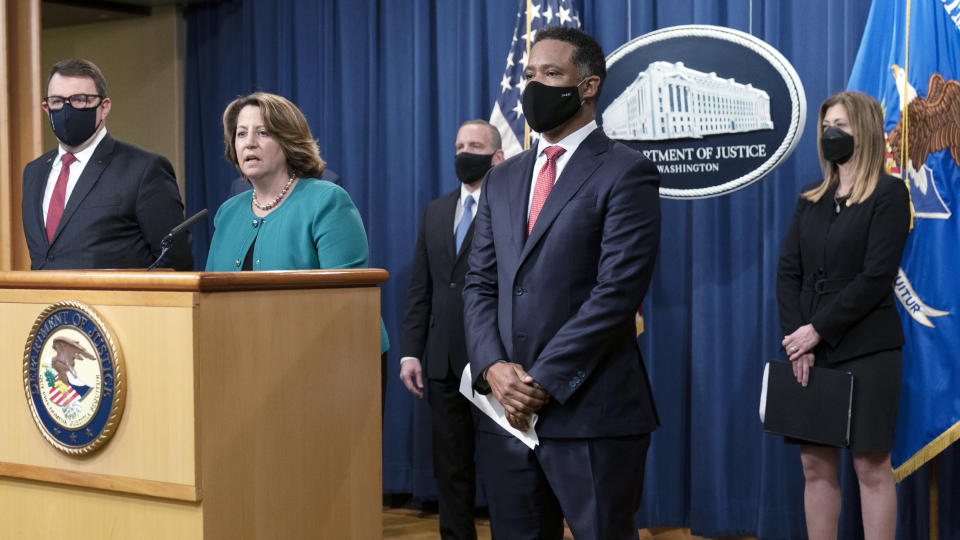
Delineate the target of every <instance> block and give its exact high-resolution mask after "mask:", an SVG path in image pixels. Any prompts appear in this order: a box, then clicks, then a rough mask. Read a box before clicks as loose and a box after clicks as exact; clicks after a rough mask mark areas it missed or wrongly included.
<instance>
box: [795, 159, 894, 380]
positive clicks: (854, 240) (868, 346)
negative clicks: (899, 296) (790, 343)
mask: <svg viewBox="0 0 960 540" xmlns="http://www.w3.org/2000/svg"><path fill="white" fill-rule="evenodd" d="M814 186H815V184H811V185H809V186H807V187H805V188H804V191H806V190H807V189H810V188H812V187H814ZM834 193H835V191H834V190H831V191H829V192H827V193H826V194H824V196H823V197H822V198H821V199H820V201H819V202H816V203H812V202H810V201H808V200H806V199H804V198H803V197H801V198H800V199H799V200H798V201H797V206H796V210H795V211H794V213H793V221H792V222H791V224H790V229H789V230H788V231H787V236H786V238H785V239H784V241H783V247H782V249H781V251H780V261H779V264H778V265H777V301H778V303H779V306H780V325H781V326H782V327H783V332H784V335H789V334H791V333H793V332H794V331H795V330H796V329H797V328H799V327H801V326H803V325H805V324H807V323H812V324H813V327H814V328H815V329H816V330H817V332H818V333H819V334H820V337H821V338H822V341H821V344H820V345H818V346H817V348H816V349H814V354H815V355H816V356H817V357H818V359H820V358H823V359H824V360H825V361H826V362H827V363H837V362H841V361H843V360H848V359H850V358H853V357H856V356H860V355H863V354H868V353H872V352H876V351H881V350H884V349H893V348H897V347H901V346H903V343H904V341H903V329H902V327H901V324H900V317H899V315H898V314H897V308H896V305H895V303H894V297H893V281H894V279H895V278H896V275H897V268H899V266H900V258H901V256H902V255H903V246H904V244H905V243H906V240H907V234H908V232H909V228H910V196H909V193H908V192H907V188H906V186H905V185H904V183H903V181H901V180H899V179H897V178H894V177H892V176H887V175H881V177H880V179H879V182H878V184H877V188H876V190H874V192H873V194H871V195H870V197H868V198H867V200H865V201H863V202H862V203H860V204H854V205H850V206H846V207H843V209H842V210H841V212H840V214H839V215H838V214H837V213H836V211H835V203H834Z"/></svg>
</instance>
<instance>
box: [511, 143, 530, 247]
mask: <svg viewBox="0 0 960 540" xmlns="http://www.w3.org/2000/svg"><path fill="white" fill-rule="evenodd" d="M536 161H537V150H536V149H532V150H527V151H526V152H525V153H524V154H523V155H522V156H521V157H520V160H519V161H518V162H517V167H518V168H519V169H520V171H521V176H520V177H519V178H515V179H512V180H511V181H510V182H509V184H508V186H507V189H508V190H509V193H510V196H509V197H508V198H507V200H508V201H509V204H510V226H511V227H513V230H512V231H510V236H511V237H512V238H513V242H514V244H515V245H516V248H517V253H520V252H521V251H523V244H524V241H525V240H526V236H527V202H528V200H529V199H530V182H531V179H532V178H533V166H534V164H535V163H536Z"/></svg>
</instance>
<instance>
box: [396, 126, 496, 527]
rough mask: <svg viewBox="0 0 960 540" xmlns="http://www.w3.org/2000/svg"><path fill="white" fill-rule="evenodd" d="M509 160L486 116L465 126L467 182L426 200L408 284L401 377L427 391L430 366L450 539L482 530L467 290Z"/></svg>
mask: <svg viewBox="0 0 960 540" xmlns="http://www.w3.org/2000/svg"><path fill="white" fill-rule="evenodd" d="M502 161H503V150H502V149H501V148H500V133H499V132H498V131H497V128H495V127H493V126H492V125H490V124H489V123H488V122H485V121H483V120H469V121H467V122H464V124H463V125H462V126H460V131H459V132H457V153H456V156H454V167H455V169H456V172H457V178H459V179H460V182H461V184H460V187H458V188H457V189H455V190H453V191H451V192H450V193H447V194H446V195H444V196H443V197H440V198H439V199H436V200H434V201H431V202H430V204H428V205H427V209H426V211H425V212H424V214H423V222H422V223H421V225H420V234H419V236H418V237H417V247H416V251H415V253H414V258H413V272H412V276H411V278H410V287H409V290H408V292H407V311H406V316H405V317H404V320H403V333H402V335H401V341H400V355H401V360H400V362H401V364H400V379H401V380H402V381H403V384H404V385H405V386H406V387H407V390H409V391H410V392H411V393H412V394H414V395H415V396H417V397H418V398H422V397H423V390H424V385H423V372H424V371H426V375H427V401H428V402H429V403H430V410H431V422H432V431H433V473H434V478H436V481H437V494H438V499H439V510H440V536H441V538H443V539H444V540H447V539H458V540H462V539H475V538H476V537H477V533H476V529H475V528H474V524H473V504H474V492H475V491H476V481H475V469H474V461H473V455H474V442H473V441H474V414H475V411H474V410H473V408H474V407H473V405H471V404H470V402H469V401H467V400H466V398H464V397H463V396H462V395H460V391H459V388H460V374H461V373H462V372H463V368H464V366H466V364H467V351H466V347H465V345H464V337H463V298H462V296H461V293H462V291H463V276H464V274H465V273H466V271H467V254H468V253H469V252H470V245H471V240H472V238H473V217H474V216H475V215H476V213H477V203H478V202H479V200H480V191H481V183H482V182H483V175H484V174H486V172H487V171H488V170H489V169H490V168H491V167H494V166H496V165H498V164H500V163H501V162H502ZM421 359H422V360H423V361H424V363H425V364H426V365H425V366H421V363H420V361H421Z"/></svg>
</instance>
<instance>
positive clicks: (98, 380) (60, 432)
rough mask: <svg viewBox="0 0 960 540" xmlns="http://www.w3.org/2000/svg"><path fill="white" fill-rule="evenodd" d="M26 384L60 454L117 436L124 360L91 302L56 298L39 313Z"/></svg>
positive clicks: (31, 340)
mask: <svg viewBox="0 0 960 540" xmlns="http://www.w3.org/2000/svg"><path fill="white" fill-rule="evenodd" d="M23 387H24V391H25V392H26V395H27V404H28V406H29V407H30V412H31V413H32V414H33V419H34V421H35V422H36V424H37V427H38V428H39V429H40V433H41V434H42V435H43V436H44V438H46V439H47V441H48V442H50V444H52V445H53V446H54V447H56V448H57V449H58V450H60V451H61V452H64V453H66V454H72V455H82V454H89V453H90V452H93V451H94V450H96V449H97V448H100V447H101V446H103V445H104V444H105V443H106V442H107V441H108V440H109V439H110V437H112V436H113V434H114V433H115V432H116V430H117V426H118V425H119V423H120V418H121V416H122V415H123V405H124V400H125V397H126V382H125V372H124V369H123V358H122V356H121V354H120V348H119V347H118V346H117V343H116V342H115V341H114V339H113V335H112V334H111V332H110V330H109V328H108V327H107V326H106V325H105V324H104V323H103V321H102V320H101V319H100V317H99V316H97V314H96V312H94V311H93V309H92V308H91V307H90V306H88V305H86V304H83V303H81V302H76V301H64V302H57V303H56V304H52V305H50V306H47V307H46V308H45V309H44V310H43V311H42V312H41V313H40V315H39V316H37V320H36V322H34V324H33V329H31V330H30V336H29V337H28V338H27V345H26V348H25V349H24V354H23Z"/></svg>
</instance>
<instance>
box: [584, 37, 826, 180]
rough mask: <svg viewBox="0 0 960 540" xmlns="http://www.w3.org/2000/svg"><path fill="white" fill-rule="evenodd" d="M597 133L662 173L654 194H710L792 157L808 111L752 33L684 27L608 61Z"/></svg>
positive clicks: (794, 82)
mask: <svg viewBox="0 0 960 540" xmlns="http://www.w3.org/2000/svg"><path fill="white" fill-rule="evenodd" d="M597 108H598V110H599V111H601V118H602V124H603V126H602V127H603V130H604V132H605V133H606V134H607V136H608V137H610V138H611V139H616V140H618V141H620V142H622V143H624V144H626V145H627V146H630V147H632V148H635V149H637V150H639V151H641V152H643V153H644V155H646V156H647V158H649V159H650V160H651V161H653V162H654V163H655V164H656V165H657V168H658V169H659V171H660V177H661V187H660V195H661V196H663V197H667V198H675V199H698V198H705V197H714V196H717V195H723V194H726V193H730V192H731V191H735V190H737V189H740V188H743V187H745V186H748V185H750V184H751V183H753V182H756V181H757V180H759V179H761V178H763V177H764V176H765V175H767V174H768V173H770V172H771V171H772V170H773V169H774V168H776V167H777V165H779V164H780V163H782V162H783V161H784V160H786V159H787V157H789V156H790V153H791V152H793V149H794V148H795V147H796V145H797V143H798V142H799V141H800V136H801V135H802V134H803V124H804V120H805V117H806V108H807V104H806V97H805V95H804V92H803V85H802V84H801V83H800V78H799V77H798V76H797V73H796V71H794V69H793V66H791V65H790V63H789V62H787V60H786V59H785V58H784V57H783V55H781V54H780V53H779V52H778V51H777V50H776V49H774V48H773V47H771V46H770V45H768V44H767V43H765V42H763V41H762V40H760V39H757V38H755V37H753V36H751V35H750V34H746V33H744V32H740V31H737V30H733V29H730V28H724V27H719V26H704V25H687V26H675V27H671V28H665V29H663V30H657V31H655V32H651V33H649V34H645V35H643V36H640V37H638V38H636V39H634V40H631V41H629V42H627V43H626V44H624V45H623V46H621V47H620V48H618V49H617V50H615V51H614V52H613V53H611V54H610V56H608V57H607V78H606V80H605V82H604V91H603V94H601V96H600V100H599V103H598V107H597Z"/></svg>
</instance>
